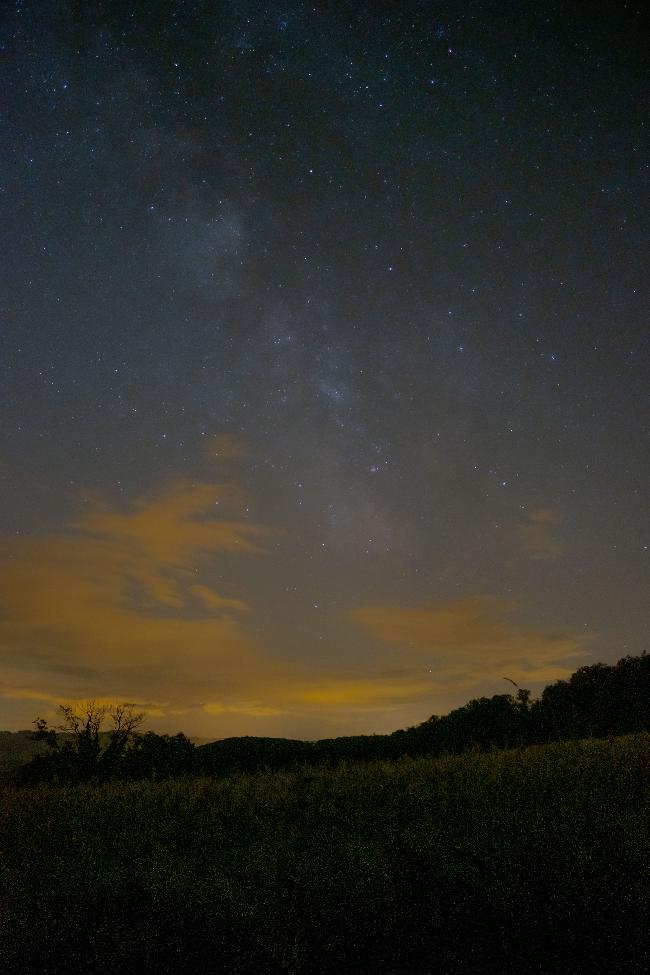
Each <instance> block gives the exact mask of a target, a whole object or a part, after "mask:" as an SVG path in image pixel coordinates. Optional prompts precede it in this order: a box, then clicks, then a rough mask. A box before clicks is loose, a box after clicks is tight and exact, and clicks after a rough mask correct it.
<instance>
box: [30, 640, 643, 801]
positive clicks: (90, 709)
mask: <svg viewBox="0 0 650 975" xmlns="http://www.w3.org/2000/svg"><path fill="white" fill-rule="evenodd" d="M505 679H506V680H508V679H509V678H505ZM512 683H514V682H512ZM515 686H516V685H515ZM60 713H61V723H60V724H59V725H57V726H50V725H49V724H48V722H47V721H46V720H45V719H43V718H40V717H39V718H37V719H36V720H35V722H34V724H35V726H36V730H35V731H34V734H33V738H34V739H35V740H36V741H40V742H43V743H44V744H45V745H46V746H47V749H48V750H47V753H46V754H43V755H37V756H35V757H34V758H33V759H32V760H31V761H30V762H28V763H27V764H25V765H23V766H21V768H19V769H18V770H17V772H16V776H15V781H16V783H17V784H23V785H30V784H38V783H42V782H53V783H61V784H73V783H80V782H106V781H112V780H123V781H136V780H140V779H160V778H175V777H179V776H184V775H213V776H221V775H228V774H231V773H233V772H256V771H259V770H269V769H270V770H280V769H287V768H295V767H298V766H300V765H304V764H338V763H339V762H342V761H347V760H353V761H370V760H372V759H396V758H400V757H402V756H405V755H411V756H418V755H437V754H442V753H445V752H446V753H459V752H462V751H465V750H467V749H471V748H476V749H480V750H489V749H490V748H509V747H517V746H523V745H531V744H543V743H545V742H549V741H560V740H566V739H572V738H587V737H596V738H600V737H607V736H610V735H622V734H630V733H634V732H638V731H650V655H648V654H646V653H645V652H644V653H643V654H642V655H641V656H638V657H632V656H627V657H624V658H622V659H621V660H619V661H618V663H617V664H614V665H609V664H603V663H597V664H593V665H592V666H587V667H581V668H580V669H579V670H577V671H576V672H575V673H574V674H573V675H572V676H571V677H570V679H569V680H559V681H556V682H555V683H553V684H550V685H549V686H548V687H546V688H545V689H544V691H543V692H542V694H541V696H540V697H539V698H537V699H531V695H530V691H529V690H527V689H526V688H518V689H517V692H516V694H495V695H494V696H493V697H480V698H475V699H474V700H471V701H469V702H468V703H467V704H465V705H464V706H463V707H460V708H456V709H455V710H453V711H451V712H450V713H449V714H446V715H444V716H443V717H438V716H437V715H432V716H431V717H430V718H429V719H428V720H426V721H424V722H422V723H421V724H419V725H415V726H414V727H412V728H407V729H401V730H399V731H395V732H393V733H392V734H388V735H354V736H345V737H340V738H330V739H322V740H320V741H315V742H311V741H298V740H292V739H287V738H257V737H241V738H226V739H223V740H221V741H215V742H210V743H209V744H207V745H199V746H197V745H195V744H193V743H192V742H191V741H190V739H189V738H188V737H187V736H186V735H184V734H182V733H179V734H177V735H159V734H156V733H154V732H152V731H149V732H146V733H142V732H141V731H140V728H141V725H142V722H143V720H144V715H143V714H141V713H138V712H136V710H135V709H134V707H133V706H132V705H129V704H121V705H116V706H114V707H113V708H105V707H100V706H98V705H96V704H95V703H93V702H90V703H89V704H88V705H87V706H86V708H85V709H84V710H83V711H81V712H79V711H76V710H75V709H73V708H71V707H69V706H61V708H60ZM106 722H108V724H109V725H110V727H109V728H108V729H105V724H106Z"/></svg>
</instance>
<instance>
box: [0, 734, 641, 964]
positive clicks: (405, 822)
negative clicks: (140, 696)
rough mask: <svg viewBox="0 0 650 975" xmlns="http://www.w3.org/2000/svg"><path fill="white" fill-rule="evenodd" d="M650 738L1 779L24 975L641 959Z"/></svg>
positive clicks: (8, 872)
mask: <svg viewBox="0 0 650 975" xmlns="http://www.w3.org/2000/svg"><path fill="white" fill-rule="evenodd" d="M649 770H650V735H649V734H639V735H635V736H627V737H622V738H616V739H610V740H585V741H579V742H564V743H558V744H552V745H546V746H536V747H531V748H527V749H520V750H511V751H502V752H496V751H495V752H492V753H489V754H479V753H472V754H466V755H462V756H453V757H445V756H443V757H438V758H419V759H403V760H401V761H398V762H395V763H390V762H373V763H368V764H361V763H358V764H357V763H349V764H344V765H341V766H339V767H337V768H336V769H327V768H317V767H305V768H304V769H302V770H300V771H297V772H276V773H265V774H257V775H238V776H231V777H229V778H226V779H222V780H212V779H194V780H192V779H187V780H175V781H171V780H170V781H166V782H158V783H151V782H142V783H134V784H113V785H105V786H95V787H92V786H78V787H75V788H67V789H66V788H51V787H49V788H39V789H35V790H29V789H25V790H13V791H12V790H4V791H3V792H2V793H0V817H1V818H0V823H1V826H0V830H1V834H0V882H1V885H2V904H1V911H2V914H1V917H0V956H1V957H2V959H3V961H4V967H5V970H6V971H8V972H14V973H17V975H18V973H23V972H24V973H26V972H34V973H39V975H40V973H42V975H47V973H59V972H66V973H75V972H81V971H84V972H111V973H118V972H133V973H136V972H169V973H171V972H181V971H184V970H186V969H187V970H190V969H191V970H193V971H196V972H197V973H217V972H224V973H225V972H228V973H238V972H240V973H249V972H251V973H252V972H255V973H266V972H268V973H281V972H283V973H296V975H297V973H302V972H309V973H310V975H311V973H313V975H316V973H325V972H337V973H355V972H359V973H383V972H391V973H399V975H404V973H418V972H423V973H424V972H431V973H434V972H440V973H453V972H476V973H483V972H498V973H507V972H515V971H517V972H519V971H525V972H543V973H553V972H558V973H560V972H561V973H563V975H567V973H570V972H590V973H598V972H603V973H604V972H607V973H608V975H609V973H612V975H613V973H617V972H619V973H623V972H638V973H641V972H644V971H646V970H647V969H648V966H649V965H650V938H649V935H648V925H647V920H648V916H647V912H648V907H650V857H649V851H650V816H649V803H648V800H649V798H650V788H649V784H650V775H649Z"/></svg>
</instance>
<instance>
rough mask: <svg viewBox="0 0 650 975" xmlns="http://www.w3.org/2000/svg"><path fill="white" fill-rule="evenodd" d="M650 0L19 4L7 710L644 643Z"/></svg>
mask: <svg viewBox="0 0 650 975" xmlns="http://www.w3.org/2000/svg"><path fill="white" fill-rule="evenodd" d="M640 17H641V5H640V4H638V5H637V4H626V3H616V4H611V5H608V4H592V5H590V6H588V7H585V8H584V10H582V9H581V8H580V7H579V5H574V4H566V3H555V4H553V3H548V4H535V5H533V4H526V3H524V4H514V3H512V4H508V3H506V4H503V3H501V2H494V3H487V2H486V3H479V2H476V3H474V2H468V0H463V2H457V3H456V2H449V3H424V2H404V3H401V4H398V3H390V4H389V3H382V2H372V3H370V2H355V3H327V4H318V5H314V4H308V3H293V4H291V3H287V4H283V5H279V4H274V3H269V4H262V3H258V2H255V0H251V2H223V3H218V2H214V0H210V2H208V0H184V2H165V0H156V2H149V3H147V2H139V3H138V2H131V3H126V2H120V0H113V2H103V3H102V2H92V3H86V2H83V0H79V2H72V0H68V2H66V0H31V2H29V0H24V2H15V3H9V2H8V3H5V4H3V5H2V12H1V13H0V33H1V36H0V58H1V63H0V90H1V91H2V96H3V97H2V110H1V125H2V133H1V138H0V208H1V221H0V234H1V238H0V255H1V260H0V316H1V317H0V338H1V344H0V403H1V411H0V533H1V535H2V538H1V556H0V654H1V660H2V668H1V671H0V695H1V698H0V700H1V707H0V726H1V727H3V728H25V727H28V726H29V724H30V722H31V721H32V720H33V718H34V717H35V716H36V714H43V715H51V714H53V712H54V711H55V710H56V704H57V703H59V702H61V701H79V700H83V699H87V698H96V699H98V700H100V701H102V700H105V701H108V700H122V701H133V702H135V703H136V704H137V705H138V706H140V707H143V708H145V709H146V711H147V712H148V721H147V727H149V728H152V729H155V730H159V731H167V732H176V731H178V730H183V731H185V732H186V733H188V734H192V735H201V736H212V737H222V736H225V735H229V734H251V735H287V736H293V737H305V738H315V737H324V736H328V735H336V734H346V733H359V732H384V731H392V730H394V729H396V728H399V727H404V726H407V725H410V724H414V723H417V722H419V721H423V720H425V719H426V718H427V717H428V716H429V715H430V714H432V713H436V714H443V713H445V712H446V711H448V710H450V709H451V708H452V707H456V706H458V705H460V704H463V703H464V702H466V701H467V700H468V699H470V698H471V697H477V696H480V695H488V696H490V695H492V694H497V693H507V692H508V691H509V690H510V689H511V685H509V684H507V683H505V682H504V681H503V676H507V677H510V678H511V679H512V680H514V681H516V682H517V683H518V684H520V685H522V686H526V687H529V688H531V689H532V690H533V691H534V692H539V690H540V689H541V688H542V687H543V686H545V685H546V684H547V683H550V682H552V681H553V680H556V679H558V678H561V677H566V676H568V675H569V674H570V673H572V672H573V671H574V670H575V669H576V668H577V667H579V666H583V665H585V664H590V663H594V662H596V661H599V660H602V661H606V662H613V661H616V660H618V659H619V658H620V657H622V656H624V655H626V654H628V653H630V654H638V653H641V652H642V651H643V650H644V649H645V648H646V647H647V643H646V642H645V641H646V639H647V637H646V634H647V600H646V594H647V591H648V583H647V574H646V572H647V568H646V567H647V562H648V530H647V483H648V467H647V458H648V449H647V448H648V441H647V425H648V408H647V407H648V397H647V390H648V369H647V364H648V347H647V333H646V331H645V328H644V325H645V321H646V319H647V314H646V312H647V307H648V303H647V280H648V273H647V267H648V252H647V244H646V241H647V216H648V211H647V192H646V187H647V183H646V179H647V173H648V151H647V150H648V143H647V138H646V128H645V126H644V120H645V118H646V116H647V102H646V103H644V92H645V88H646V84H647V74H646V72H645V68H644V65H643V46H644V36H643V31H642V29H641V21H640Z"/></svg>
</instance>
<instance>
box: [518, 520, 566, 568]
mask: <svg viewBox="0 0 650 975" xmlns="http://www.w3.org/2000/svg"><path fill="white" fill-rule="evenodd" d="M561 521H562V519H561V518H560V516H559V514H558V513H557V512H556V511H554V510H553V509H552V508H536V509H535V510H533V511H529V512H528V513H527V514H526V516H525V518H523V519H521V520H520V521H519V522H518V523H517V534H518V536H519V539H520V541H521V542H522V543H523V545H524V548H525V549H526V551H527V552H528V553H529V554H530V555H531V556H532V558H534V559H539V560H547V559H557V558H559V557H560V556H561V555H562V554H563V553H564V544H563V542H562V541H561V540H560V539H559V538H558V536H557V532H558V528H559V525H560V524H561Z"/></svg>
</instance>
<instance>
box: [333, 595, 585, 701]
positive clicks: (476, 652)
mask: <svg viewBox="0 0 650 975" xmlns="http://www.w3.org/2000/svg"><path fill="white" fill-rule="evenodd" d="M514 609H515V607H514V605H513V604H511V603H508V602H507V601H505V600H502V599H498V598H496V597H491V596H468V597H465V598H463V599H458V600H454V601H452V602H446V603H434V604H432V605H426V606H420V607H404V606H366V607H363V608H361V609H357V610H355V611H354V612H353V613H352V614H351V619H352V620H353V621H354V622H356V623H359V624H361V625H362V626H364V627H366V628H367V629H369V630H371V632H372V633H374V634H375V636H376V637H378V639H379V640H380V641H381V642H382V643H383V644H389V645H391V646H393V647H394V651H393V654H392V657H391V659H392V660H393V662H394V663H398V664H399V665H400V666H401V667H402V668H406V669H409V668H419V669H421V668H422V667H424V668H425V669H426V670H427V672H430V673H431V675H432V677H433V678H434V679H435V681H436V683H437V684H438V685H439V686H440V685H443V684H450V683H453V684H454V686H456V687H458V688H466V689H468V690H469V689H471V688H472V687H474V686H477V685H479V684H481V683H485V682H486V681H490V680H494V679H499V678H500V676H501V675H502V674H504V673H511V672H512V673H513V674H518V675H519V676H520V677H521V678H522V680H524V681H529V682H531V683H535V682H547V681H551V680H555V679H557V678H559V677H564V676H567V675H568V674H570V673H572V671H573V670H574V669H575V664H574V663H573V662H574V661H575V659H576V658H579V657H583V656H585V655H586V651H585V650H584V649H583V641H584V637H583V636H577V635H574V634H557V633H552V632H546V631H539V630H537V629H533V628H532V627H526V626H524V625H522V624H519V623H517V622H515V621H514V620H513V618H512V615H513V612H514Z"/></svg>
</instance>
